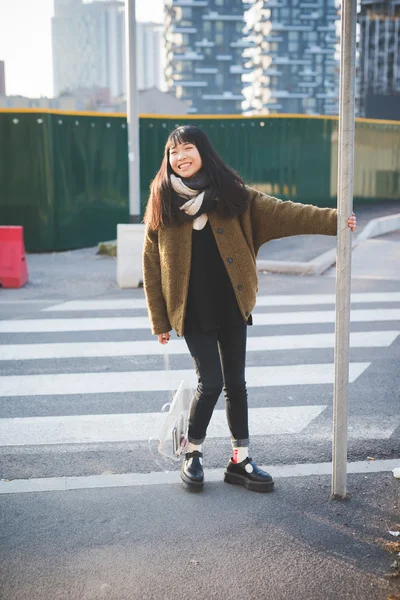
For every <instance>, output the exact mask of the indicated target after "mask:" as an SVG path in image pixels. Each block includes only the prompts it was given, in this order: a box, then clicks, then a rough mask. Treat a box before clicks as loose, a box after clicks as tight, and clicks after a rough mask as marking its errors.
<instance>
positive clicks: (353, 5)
mask: <svg viewBox="0 0 400 600" xmlns="http://www.w3.org/2000/svg"><path fill="white" fill-rule="evenodd" d="M356 23H357V0H342V20H341V40H340V46H341V51H340V88H339V140H338V229H337V261H336V322H335V376H334V392H333V445H332V496H333V497H337V498H339V497H340V498H344V497H345V496H346V473H347V398H348V381H349V338H350V284H351V230H350V228H349V227H348V223H347V220H348V218H349V216H350V215H351V213H352V210H353V170H354V128H355V126H354V98H355V63H356Z"/></svg>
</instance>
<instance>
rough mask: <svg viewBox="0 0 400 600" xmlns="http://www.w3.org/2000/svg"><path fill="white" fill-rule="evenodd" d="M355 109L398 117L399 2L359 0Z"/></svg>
mask: <svg viewBox="0 0 400 600" xmlns="http://www.w3.org/2000/svg"><path fill="white" fill-rule="evenodd" d="M358 22H359V35H360V37H359V44H358V70H357V99H356V100H357V108H358V110H357V113H358V115H359V116H361V117H371V118H381V119H400V3H399V1H398V0H381V1H379V0H361V10H360V12H359V14H358Z"/></svg>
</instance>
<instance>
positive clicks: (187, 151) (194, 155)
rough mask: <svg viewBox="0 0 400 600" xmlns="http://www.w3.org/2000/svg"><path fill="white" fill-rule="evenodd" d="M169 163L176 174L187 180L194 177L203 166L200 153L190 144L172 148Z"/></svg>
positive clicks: (184, 143) (180, 144) (186, 143)
mask: <svg viewBox="0 0 400 600" xmlns="http://www.w3.org/2000/svg"><path fill="white" fill-rule="evenodd" d="M169 163H170V165H171V167H172V169H173V171H174V173H176V175H179V176H180V177H184V178H185V179H187V178H189V177H193V175H195V174H196V173H197V172H198V171H200V169H201V167H202V166H203V163H202V161H201V156H200V154H199V151H198V150H197V148H196V146H195V145H194V144H191V143H189V142H182V143H179V144H177V145H176V146H171V147H170V149H169Z"/></svg>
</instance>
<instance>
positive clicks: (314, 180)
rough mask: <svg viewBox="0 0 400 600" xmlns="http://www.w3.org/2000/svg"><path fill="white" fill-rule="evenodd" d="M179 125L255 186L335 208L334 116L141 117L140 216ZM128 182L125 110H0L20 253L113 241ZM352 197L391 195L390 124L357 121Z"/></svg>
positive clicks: (4, 169)
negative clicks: (20, 230) (205, 139)
mask: <svg viewBox="0 0 400 600" xmlns="http://www.w3.org/2000/svg"><path fill="white" fill-rule="evenodd" d="M184 123H194V124H196V125H198V126H199V127H201V128H202V129H204V131H205V132H206V133H207V134H208V135H209V137H210V138H211V141H212V143H213V144H214V145H215V147H216V149H217V151H218V152H219V153H220V154H221V156H222V157H223V159H224V160H225V161H226V162H227V163H228V164H229V165H231V166H232V167H233V168H234V169H236V170H237V171H238V172H239V173H240V174H241V175H242V177H243V178H244V179H245V180H246V181H247V182H248V183H249V184H250V185H253V186H254V187H256V188H257V189H260V190H262V191H265V192H266V193H268V194H271V195H274V196H277V197H279V198H282V199H291V200H294V201H298V202H306V203H311V204H315V205H317V206H336V194H337V187H336V186H337V153H338V120H337V118H335V117H311V116H305V115H268V116H260V117H243V116H222V117H221V116H201V117H200V116H191V115H189V116H188V115H185V116H179V117H178V116H159V115H157V116H153V115H150V116H143V117H141V118H140V125H139V127H140V131H139V135H140V174H141V199H140V200H141V208H142V214H143V210H144V208H145V205H146V202H147V198H148V192H149V185H150V182H151V180H152V179H153V177H154V175H155V174H156V172H157V169H158V168H159V165H160V163H161V159H162V156H163V148H164V145H165V142H166V139H167V137H168V134H169V132H170V131H172V130H173V129H174V128H175V127H177V126H179V125H181V124H184ZM128 186H129V182H128V157H127V123H126V115H114V114H102V113H66V112H61V111H55V110H48V111H45V110H39V109H31V110H29V109H27V110H8V109H3V110H0V224H1V225H23V227H24V231H25V244H26V247H27V250H28V251H49V250H65V249H73V248H82V247H88V246H94V245H96V244H97V243H98V242H99V241H104V240H109V239H115V237H116V226H117V224H118V223H128V222H129V199H128ZM354 199H355V202H358V201H369V202H380V201H386V200H391V199H400V122H393V121H392V122H389V121H372V120H369V119H357V121H356V140H355V173H354Z"/></svg>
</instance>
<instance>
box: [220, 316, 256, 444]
mask: <svg viewBox="0 0 400 600" xmlns="http://www.w3.org/2000/svg"><path fill="white" fill-rule="evenodd" d="M246 341H247V325H246V324H245V323H243V325H237V326H234V327H226V328H221V329H219V330H218V344H219V351H220V355H221V362H222V369H223V377H224V391H225V399H226V414H227V419H228V425H229V429H230V431H231V438H232V446H233V448H245V447H246V448H247V447H248V445H249V426H248V407H247V389H246V381H245V363H246Z"/></svg>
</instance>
